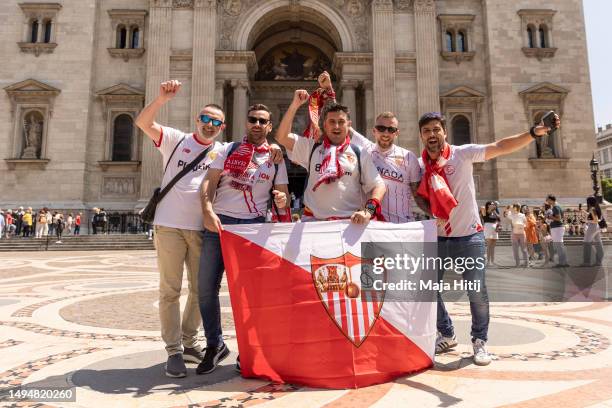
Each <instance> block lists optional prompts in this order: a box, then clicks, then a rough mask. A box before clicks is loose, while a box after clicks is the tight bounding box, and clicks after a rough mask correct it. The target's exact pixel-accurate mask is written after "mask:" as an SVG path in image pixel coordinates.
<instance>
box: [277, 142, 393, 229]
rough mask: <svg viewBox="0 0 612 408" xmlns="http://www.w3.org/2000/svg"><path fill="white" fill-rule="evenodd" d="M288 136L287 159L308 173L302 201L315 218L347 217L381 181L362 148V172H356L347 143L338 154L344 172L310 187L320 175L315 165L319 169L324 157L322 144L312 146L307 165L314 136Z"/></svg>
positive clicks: (360, 207)
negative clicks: (326, 182) (292, 141)
mask: <svg viewBox="0 0 612 408" xmlns="http://www.w3.org/2000/svg"><path fill="white" fill-rule="evenodd" d="M289 137H291V138H292V139H293V140H294V141H295V144H294V146H293V150H292V151H291V150H287V154H288V155H289V159H291V161H294V162H295V163H297V164H299V165H300V166H302V167H304V168H305V169H307V170H308V172H309V173H310V177H309V178H308V185H307V186H306V191H305V192H304V204H305V205H306V206H307V207H308V208H309V209H310V211H312V213H313V215H314V217H315V218H316V219H318V220H325V219H328V218H331V217H340V218H348V217H350V216H351V215H353V213H354V212H355V211H359V210H360V209H363V207H364V206H365V202H366V193H368V192H370V191H372V189H374V187H376V186H377V185H384V182H383V180H382V178H381V177H380V175H379V174H378V171H377V170H376V166H375V165H374V162H373V161H372V156H371V155H370V154H369V153H368V152H367V151H363V150H362V151H361V156H360V157H361V173H362V174H361V175H360V174H359V166H358V163H357V156H356V154H355V152H354V151H353V148H352V147H351V146H348V147H347V148H346V150H345V151H344V152H343V153H342V155H340V157H339V162H340V166H342V169H343V170H344V175H343V176H342V177H341V178H340V179H338V180H336V181H334V182H333V183H329V184H321V185H320V186H319V187H318V188H317V190H316V191H312V188H313V187H314V186H315V184H316V183H317V181H318V179H319V171H318V169H320V166H321V162H322V161H323V158H324V152H325V148H324V146H323V144H321V145H320V146H318V147H317V148H316V149H315V151H314V153H313V155H312V162H311V163H310V169H309V168H308V161H309V160H310V152H311V151H312V148H313V146H314V144H315V141H314V139H309V138H305V137H302V136H298V135H295V134H291V135H289Z"/></svg>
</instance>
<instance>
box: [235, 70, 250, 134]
mask: <svg viewBox="0 0 612 408" xmlns="http://www.w3.org/2000/svg"><path fill="white" fill-rule="evenodd" d="M232 88H234V116H233V117H232V129H233V132H232V140H233V141H235V142H239V141H241V140H242V137H243V136H244V132H245V131H246V120H247V109H248V108H249V106H248V105H249V96H248V94H247V91H248V88H249V81H247V80H246V79H239V80H234V81H232Z"/></svg>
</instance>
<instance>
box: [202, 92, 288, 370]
mask: <svg viewBox="0 0 612 408" xmlns="http://www.w3.org/2000/svg"><path fill="white" fill-rule="evenodd" d="M271 115H272V114H271V112H270V110H269V109H268V108H267V107H266V106H265V105H262V104H256V105H253V106H251V107H250V108H249V110H248V112H247V124H246V131H247V134H246V136H245V137H244V139H243V140H242V142H241V143H229V144H227V145H226V146H225V147H224V148H223V149H222V150H221V151H219V155H218V156H217V158H216V159H215V161H214V162H213V163H212V164H211V165H210V169H209V170H208V172H207V174H206V177H205V178H204V181H203V183H202V188H201V205H202V212H203V214H204V227H205V231H204V235H203V239H202V256H201V260H200V272H199V275H198V282H199V289H198V291H199V301H200V312H201V316H202V321H203V322H204V335H205V336H206V353H205V355H204V358H203V360H202V362H201V363H200V364H199V365H198V368H197V369H196V373H198V374H208V373H210V372H212V371H213V370H214V369H215V368H216V367H217V366H218V365H219V363H220V362H221V361H222V360H223V359H225V358H226V357H227V356H228V355H229V349H228V348H227V345H226V344H225V343H224V342H223V336H222V330H221V305H220V303H219V290H220V289H221V279H222V278H223V271H224V270H225V267H224V264H223V257H222V252H221V242H220V238H219V231H222V230H223V225H233V224H257V223H263V222H265V217H266V213H267V209H268V203H269V201H270V198H271V194H272V197H273V201H274V204H275V206H276V209H277V211H278V213H279V214H283V215H284V216H285V220H287V218H288V220H289V222H290V219H291V212H290V211H291V210H290V209H289V208H288V207H289V202H288V199H287V197H288V196H289V189H288V184H289V179H288V177H287V168H286V166H285V163H284V161H281V162H280V163H279V164H278V165H277V166H275V165H273V163H272V157H271V151H270V146H269V145H268V141H267V136H268V134H269V133H270V131H271V130H272V121H271ZM236 367H237V368H238V369H240V360H237V361H236Z"/></svg>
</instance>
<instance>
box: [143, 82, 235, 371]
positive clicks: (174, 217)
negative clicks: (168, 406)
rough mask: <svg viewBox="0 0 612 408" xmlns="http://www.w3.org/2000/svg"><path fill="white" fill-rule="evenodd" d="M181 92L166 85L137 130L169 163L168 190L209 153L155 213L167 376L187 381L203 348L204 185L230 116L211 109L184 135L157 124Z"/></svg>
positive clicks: (204, 110) (172, 84)
mask: <svg viewBox="0 0 612 408" xmlns="http://www.w3.org/2000/svg"><path fill="white" fill-rule="evenodd" d="M180 89H181V83H180V82H179V81H174V80H173V81H167V82H164V83H162V84H161V86H160V90H159V96H158V97H157V98H156V99H154V100H153V101H152V102H151V103H150V104H149V105H147V106H146V107H145V108H144V109H143V110H142V112H141V113H140V115H139V116H138V118H137V119H136V125H137V126H138V127H139V128H140V129H142V131H143V132H144V133H145V134H146V135H147V136H148V137H149V138H150V139H151V140H152V141H153V143H154V144H155V147H156V148H157V149H158V150H159V151H160V153H161V154H162V157H163V162H164V169H165V171H164V176H163V180H162V186H165V185H167V184H168V183H169V182H170V181H171V180H172V179H173V178H174V176H175V175H177V174H178V173H179V172H180V171H181V170H182V169H183V168H184V167H185V166H187V165H188V164H189V163H191V162H192V161H193V160H194V159H196V158H197V157H198V156H199V155H200V153H202V152H203V151H204V150H207V151H208V153H207V154H206V156H205V157H204V159H202V161H201V162H200V163H199V164H198V165H197V166H196V167H195V169H194V170H193V171H191V172H189V174H187V175H186V176H184V177H183V178H182V179H181V180H180V181H178V182H177V183H176V184H175V185H174V187H173V188H172V189H171V190H170V192H169V193H168V194H167V195H166V196H165V197H164V198H163V199H162V201H161V202H160V203H159V204H158V206H157V210H156V213H155V221H154V224H155V248H156V249H157V264H158V268H159V272H160V283H159V316H160V322H161V332H162V339H163V340H164V342H165V343H166V351H167V352H168V361H167V363H166V375H167V376H169V377H184V376H185V375H186V374H187V369H186V367H185V361H188V362H193V363H199V362H200V361H201V360H202V358H203V353H202V348H201V347H200V346H199V345H198V344H197V334H198V328H199V327H200V323H201V318H200V311H199V307H198V267H199V263H200V251H201V246H202V225H203V219H202V213H201V211H200V195H199V190H200V185H201V184H202V180H203V179H204V176H205V174H206V171H207V170H208V168H209V166H210V164H211V163H212V162H213V160H214V158H215V157H216V156H217V155H218V154H219V152H220V150H221V149H222V147H223V145H222V144H221V143H219V142H217V141H215V138H216V137H217V136H218V135H219V134H220V133H221V131H223V129H225V115H224V113H223V110H222V109H221V108H220V107H219V106H217V105H212V104H211V105H207V106H205V107H204V108H202V110H201V111H200V113H199V114H198V116H197V118H196V122H197V131H196V132H194V133H183V132H181V131H180V130H177V129H172V128H170V127H166V126H162V125H160V124H159V123H157V122H156V121H155V117H156V116H157V113H158V112H159V110H160V109H161V108H162V106H164V105H165V104H166V103H168V102H169V101H170V100H172V99H173V98H174V97H175V96H176V94H177V93H178V91H179V90H180ZM183 265H186V266H187V279H188V282H189V294H188V296H187V303H186V305H185V310H184V311H183V319H182V321H181V313H180V304H179V298H180V295H181V283H182V279H183Z"/></svg>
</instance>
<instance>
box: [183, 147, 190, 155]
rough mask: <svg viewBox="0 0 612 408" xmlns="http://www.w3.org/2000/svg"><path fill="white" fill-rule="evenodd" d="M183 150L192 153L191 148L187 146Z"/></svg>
mask: <svg viewBox="0 0 612 408" xmlns="http://www.w3.org/2000/svg"><path fill="white" fill-rule="evenodd" d="M183 152H185V153H187V154H189V153H191V149H189V148H187V147H186V148H184V149H183Z"/></svg>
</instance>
